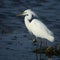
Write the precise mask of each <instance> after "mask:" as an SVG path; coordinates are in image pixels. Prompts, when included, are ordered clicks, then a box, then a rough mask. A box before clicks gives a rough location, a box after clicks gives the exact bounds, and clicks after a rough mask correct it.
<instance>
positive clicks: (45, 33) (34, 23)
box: [18, 9, 54, 42]
mask: <svg viewBox="0 0 60 60" xmlns="http://www.w3.org/2000/svg"><path fill="white" fill-rule="evenodd" d="M19 15H24V16H25V18H24V21H25V25H26V28H27V29H28V30H29V32H30V33H32V34H33V35H35V36H36V37H40V38H44V39H47V40H49V41H50V42H53V41H54V35H53V33H52V32H51V31H50V30H49V29H48V28H47V26H46V25H45V24H44V23H42V22H41V21H40V20H38V19H35V18H33V19H32V17H33V16H35V17H37V15H36V14H35V13H34V12H33V11H32V10H30V9H27V10H25V11H24V12H23V13H22V14H19ZM19 15H18V16H19Z"/></svg>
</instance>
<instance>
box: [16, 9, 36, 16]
mask: <svg viewBox="0 0 60 60" xmlns="http://www.w3.org/2000/svg"><path fill="white" fill-rule="evenodd" d="M28 14H30V15H33V16H36V17H37V15H36V14H35V13H34V12H33V11H32V10H31V9H27V10H25V11H24V12H23V13H22V14H18V15H17V16H22V15H23V16H27V15H28Z"/></svg>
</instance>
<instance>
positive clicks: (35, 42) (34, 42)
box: [33, 38, 38, 60]
mask: <svg viewBox="0 0 60 60" xmlns="http://www.w3.org/2000/svg"><path fill="white" fill-rule="evenodd" d="M33 44H34V46H35V49H37V47H38V44H37V38H35V39H33ZM36 60H38V54H37V51H36Z"/></svg>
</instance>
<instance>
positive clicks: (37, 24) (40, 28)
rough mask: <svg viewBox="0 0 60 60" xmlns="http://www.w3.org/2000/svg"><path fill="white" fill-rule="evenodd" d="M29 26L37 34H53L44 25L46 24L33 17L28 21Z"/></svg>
mask: <svg viewBox="0 0 60 60" xmlns="http://www.w3.org/2000/svg"><path fill="white" fill-rule="evenodd" d="M30 26H31V31H32V32H33V34H37V35H40V36H45V35H53V33H52V32H51V31H50V30H49V29H48V28H47V27H46V25H45V24H43V23H42V22H41V21H39V20H37V19H33V20H32V22H31V23H30ZM39 33H40V34H39Z"/></svg>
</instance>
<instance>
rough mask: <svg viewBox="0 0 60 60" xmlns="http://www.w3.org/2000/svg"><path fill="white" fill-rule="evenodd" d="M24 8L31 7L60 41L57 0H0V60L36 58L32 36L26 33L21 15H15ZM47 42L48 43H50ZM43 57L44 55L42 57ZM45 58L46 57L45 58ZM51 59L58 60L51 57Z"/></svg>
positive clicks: (59, 17)
mask: <svg viewBox="0 0 60 60" xmlns="http://www.w3.org/2000/svg"><path fill="white" fill-rule="evenodd" d="M25 9H32V10H33V11H34V12H36V13H37V15H38V16H39V18H41V21H43V23H45V24H46V25H47V26H48V28H49V29H50V30H52V31H53V33H54V35H55V42H53V45H57V43H58V42H60V40H59V39H60V1H59V0H41V1H40V0H30V1H29V0H1V1H0V60H36V58H35V54H34V53H32V52H31V51H32V49H33V48H34V46H33V44H32V39H33V38H32V36H31V35H30V34H29V33H28V31H27V29H26V27H25V25H24V21H23V17H16V15H17V14H19V13H21V12H22V11H24V10H25ZM51 44H52V43H51V42H48V45H51ZM44 59H45V57H44ZM45 60H46V59H45ZM53 60H60V58H59V57H53Z"/></svg>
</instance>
